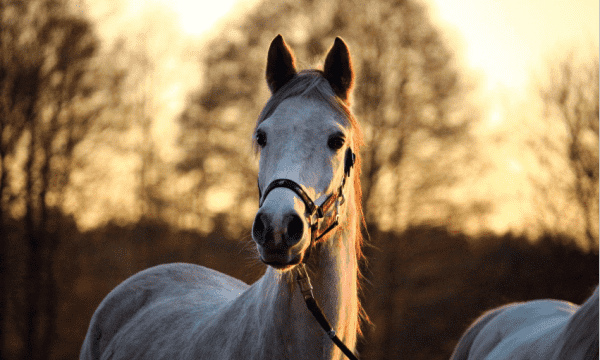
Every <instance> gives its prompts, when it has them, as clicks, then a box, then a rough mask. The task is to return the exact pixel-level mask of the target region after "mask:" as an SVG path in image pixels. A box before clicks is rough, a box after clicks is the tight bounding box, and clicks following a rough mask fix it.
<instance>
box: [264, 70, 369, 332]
mask: <svg viewBox="0 0 600 360" xmlns="http://www.w3.org/2000/svg"><path fill="white" fill-rule="evenodd" d="M296 96H301V97H305V98H309V99H317V100H321V101H324V102H325V103H327V104H328V105H329V106H330V107H331V108H332V109H333V110H335V111H336V112H338V113H339V114H340V115H341V116H342V118H343V119H344V120H346V121H347V122H348V123H347V124H348V125H350V128H351V129H352V131H353V134H352V149H353V151H354V153H355V154H356V160H355V163H354V171H355V173H354V197H355V199H356V211H357V213H358V216H359V221H358V223H357V228H356V241H355V246H356V249H355V251H356V260H357V264H360V263H361V262H364V261H366V259H365V256H364V253H363V251H362V247H363V244H364V238H363V235H362V231H361V230H362V228H364V229H365V232H366V231H367V224H366V221H365V216H364V213H363V207H362V187H361V182H360V173H361V156H360V150H361V148H362V147H363V145H364V140H363V132H362V129H361V127H360V125H359V123H358V121H357V120H356V118H355V117H354V114H352V111H351V110H350V104H349V103H348V102H346V101H344V100H342V99H341V98H340V97H338V96H336V95H335V92H334V91H333V89H332V88H331V85H330V84H329V81H327V79H325V77H324V74H323V71H321V70H317V69H309V70H302V71H300V72H298V73H297V74H296V75H295V76H294V77H293V78H292V79H291V80H290V81H288V82H287V83H286V84H285V85H284V86H283V87H281V88H280V89H279V90H277V91H276V92H275V93H274V94H273V95H272V96H271V98H270V99H269V100H268V101H267V104H266V105H265V107H264V108H263V110H262V111H261V113H260V115H259V116H258V120H257V122H256V126H255V127H254V130H253V132H252V133H253V134H254V133H256V128H257V127H258V125H260V124H261V123H262V122H263V121H264V120H265V119H267V118H268V117H269V116H271V114H273V112H274V111H275V109H276V108H277V107H278V106H279V105H280V104H281V103H282V102H283V101H284V100H286V99H289V98H292V97H296ZM252 148H253V150H254V153H255V154H256V153H258V151H259V146H258V144H257V143H256V138H255V137H254V136H253V137H252ZM361 226H362V227H361ZM367 234H368V233H367ZM357 272H358V279H359V282H358V284H357V285H358V290H359V293H360V290H361V287H360V283H361V281H360V280H362V279H363V275H362V273H361V271H360V266H358V269H357ZM358 313H359V318H360V320H362V321H364V322H366V323H371V322H370V320H369V317H368V316H367V314H366V312H365V311H364V309H363V307H362V305H361V302H360V300H359V302H358ZM359 323H360V321H359ZM358 334H359V335H362V331H361V328H360V325H359V327H358Z"/></svg>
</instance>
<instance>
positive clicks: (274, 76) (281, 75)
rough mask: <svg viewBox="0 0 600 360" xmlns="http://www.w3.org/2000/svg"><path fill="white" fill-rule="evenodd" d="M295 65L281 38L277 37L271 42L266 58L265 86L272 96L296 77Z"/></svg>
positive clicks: (288, 49) (292, 56)
mask: <svg viewBox="0 0 600 360" xmlns="http://www.w3.org/2000/svg"><path fill="white" fill-rule="evenodd" d="M295 63H296V61H295V60H294V55H293V54H292V51H291V50H290V48H289V47H288V46H287V44H286V43H285V41H284V40H283V36H281V34H279V35H277V36H276V37H275V39H273V41H272V42H271V46H270V47H269V55H268V57H267V84H268V85H269V89H271V93H272V94H275V93H276V92H277V90H279V89H281V88H282V87H283V85H285V84H286V83H287V82H288V81H290V80H291V79H292V78H293V77H294V75H296V64H295Z"/></svg>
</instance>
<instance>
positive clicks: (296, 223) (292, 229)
mask: <svg viewBox="0 0 600 360" xmlns="http://www.w3.org/2000/svg"><path fill="white" fill-rule="evenodd" d="M287 219H288V224H287V234H286V243H287V244H288V245H289V246H293V245H294V244H296V243H297V242H298V241H300V239H302V233H303V232H304V223H303V222H302V219H300V216H298V215H296V214H293V215H291V216H289V217H288V218H287Z"/></svg>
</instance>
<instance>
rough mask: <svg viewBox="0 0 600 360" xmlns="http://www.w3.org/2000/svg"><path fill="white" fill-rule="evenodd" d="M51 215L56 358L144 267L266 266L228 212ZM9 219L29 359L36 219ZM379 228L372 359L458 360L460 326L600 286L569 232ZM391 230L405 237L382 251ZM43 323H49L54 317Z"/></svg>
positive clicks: (233, 271) (12, 319) (242, 271)
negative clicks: (193, 224) (230, 230)
mask: <svg viewBox="0 0 600 360" xmlns="http://www.w3.org/2000/svg"><path fill="white" fill-rule="evenodd" d="M51 218H52V219H53V221H54V222H55V224H56V229H57V230H56V231H57V233H56V236H57V238H59V239H63V240H61V241H60V242H59V244H58V246H57V252H56V253H57V258H56V260H55V262H54V269H53V272H54V274H55V277H56V279H57V289H58V290H57V293H56V294H55V298H56V303H55V304H53V306H55V307H56V312H57V318H56V324H55V325H54V328H55V331H54V332H53V333H52V338H51V341H50V344H51V346H50V347H49V348H48V358H50V359H74V358H77V357H78V353H79V349H80V347H81V344H82V342H83V338H84V336H85V333H86V331H87V327H88V325H89V321H90V319H91V316H92V314H93V312H94V310H95V309H96V307H97V306H98V305H99V304H100V302H101V301H102V299H103V298H104V297H105V296H106V295H107V294H108V293H109V292H110V291H111V290H112V289H113V288H114V287H115V286H117V285H118V284H119V283H120V282H121V281H123V280H125V279H126V278H127V277H129V276H131V275H133V274H134V273H136V272H138V271H140V270H143V269H145V268H148V267H150V266H154V265H158V264H162V263H169V262H189V263H195V264H199V265H203V266H207V267H210V268H212V269H215V270H218V271H221V272H224V273H227V274H230V275H232V276H234V277H236V278H239V279H242V280H244V281H245V282H247V283H253V282H254V281H256V280H257V279H258V278H259V277H260V276H262V274H263V273H264V269H265V267H264V265H262V264H261V263H260V261H258V258H257V256H256V253H255V250H254V249H255V246H254V243H253V242H252V240H251V238H250V237H249V236H248V237H244V238H243V239H241V240H240V239H232V238H228V237H225V236H223V235H221V234H222V233H221V231H220V229H222V227H224V226H226V225H225V223H226V219H225V218H224V217H221V218H217V225H216V226H215V231H213V232H211V233H209V234H208V235H206V236H203V235H200V234H199V233H196V232H193V231H183V230H177V229H175V228H173V227H170V226H169V225H168V224H166V223H161V222H156V221H154V220H150V219H143V220H141V221H140V222H138V223H136V224H124V225H119V224H115V223H109V224H108V225H106V226H104V227H101V228H97V229H95V230H92V231H87V232H80V231H78V229H77V226H76V223H75V221H74V220H73V218H71V217H66V216H62V215H61V214H59V213H53V214H51ZM7 228H8V229H9V232H8V233H7V235H8V236H7V239H8V248H9V249H11V251H9V252H7V253H6V254H7V255H8V257H7V260H8V263H7V265H8V270H7V274H6V275H8V276H7V277H8V279H9V289H10V291H9V293H8V299H9V301H8V305H9V306H8V307H7V309H4V310H8V311H7V312H6V311H5V316H6V320H7V321H6V322H5V329H6V335H7V338H6V340H5V358H6V359H18V358H20V354H22V353H23V352H24V349H23V346H24V344H25V342H24V340H23V339H22V338H21V334H22V332H21V331H20V326H22V324H23V318H24V314H25V312H26V309H25V308H24V307H23V305H24V303H23V301H22V299H23V297H24V296H26V291H27V287H28V283H27V282H26V281H25V280H26V279H25V277H26V274H27V273H26V272H25V271H24V269H25V267H24V264H25V263H26V262H25V260H26V258H27V251H25V249H24V247H23V246H22V244H21V240H20V239H21V238H22V236H23V232H25V231H26V224H25V223H24V222H18V221H14V222H10V223H9V224H8V227H7ZM247 233H248V234H249V233H250V232H249V229H248V231H247ZM370 233H371V245H370V246H368V247H367V248H366V249H365V250H366V253H367V256H368V264H367V266H366V267H365V268H364V269H363V271H364V273H365V275H366V281H365V282H364V283H363V286H362V289H363V291H362V297H363V301H364V304H365V307H366V310H367V312H368V314H369V316H370V318H371V320H372V321H373V324H374V326H373V327H369V326H367V328H366V329H365V338H364V339H363V341H362V342H361V343H360V344H359V350H360V353H361V358H362V359H396V358H410V359H447V358H448V357H449V355H450V353H451V351H452V348H453V346H454V344H455V343H456V341H457V340H458V338H459V337H460V334H461V333H462V332H463V331H464V330H465V329H466V327H467V326H468V325H469V324H470V323H471V321H473V320H474V319H475V318H476V317H477V316H478V315H480V314H481V313H482V312H483V311H485V310H486V309H489V308H492V307H495V306H498V305H501V304H505V303H507V302H511V301H524V300H529V299H536V298H559V299H566V300H570V301H572V302H575V303H581V302H582V301H583V300H584V299H585V298H586V297H587V296H588V295H589V293H590V291H591V289H592V288H593V286H594V285H595V284H597V283H598V271H597V269H598V254H597V253H584V252H582V251H581V250H580V249H579V248H577V247H575V246H574V245H572V244H573V241H572V239H569V238H567V237H564V236H544V237H542V238H540V239H538V240H537V241H536V242H535V243H532V242H530V241H528V240H527V239H526V238H524V237H521V236H516V235H512V234H507V235H504V236H493V235H486V236H482V237H479V238H469V237H468V236H466V235H464V234H461V233H453V232H450V231H448V230H447V229H445V228H442V227H429V226H420V227H412V228H410V229H408V230H407V231H406V232H404V233H402V234H395V233H386V232H379V231H377V229H376V228H375V227H374V226H371V227H370ZM382 238H386V239H387V241H386V243H394V244H396V245H395V246H393V247H385V248H383V247H380V248H377V246H378V244H379V243H380V239H382ZM383 254H386V257H385V258H386V259H387V260H384V257H383V256H382V255H383ZM36 320H37V321H39V322H40V323H41V324H44V322H46V321H47V318H44V317H40V318H38V319H36Z"/></svg>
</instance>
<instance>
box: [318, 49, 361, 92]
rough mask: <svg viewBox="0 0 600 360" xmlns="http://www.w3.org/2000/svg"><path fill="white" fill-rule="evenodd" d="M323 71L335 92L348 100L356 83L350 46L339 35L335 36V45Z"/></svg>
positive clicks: (330, 51)
mask: <svg viewBox="0 0 600 360" xmlns="http://www.w3.org/2000/svg"><path fill="white" fill-rule="evenodd" d="M323 73H324V75H325V79H327V81H329V84H330V85H331V87H332V88H333V91H334V92H335V94H336V95H337V96H339V97H340V98H341V99H342V100H344V101H346V102H347V101H348V96H349V95H350V91H351V90H352V86H353V85H354V70H353V69H352V60H350V51H349V50H348V46H347V45H346V43H345V42H344V40H342V39H341V38H339V37H337V38H335V42H334V43H333V47H332V48H331V50H329V53H328V54H327V58H325V66H324V69H323Z"/></svg>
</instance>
